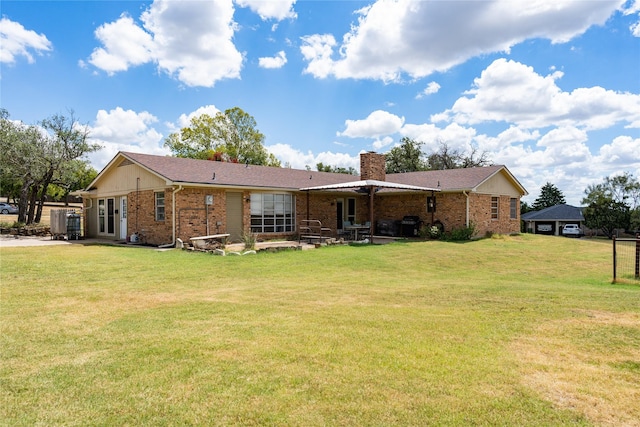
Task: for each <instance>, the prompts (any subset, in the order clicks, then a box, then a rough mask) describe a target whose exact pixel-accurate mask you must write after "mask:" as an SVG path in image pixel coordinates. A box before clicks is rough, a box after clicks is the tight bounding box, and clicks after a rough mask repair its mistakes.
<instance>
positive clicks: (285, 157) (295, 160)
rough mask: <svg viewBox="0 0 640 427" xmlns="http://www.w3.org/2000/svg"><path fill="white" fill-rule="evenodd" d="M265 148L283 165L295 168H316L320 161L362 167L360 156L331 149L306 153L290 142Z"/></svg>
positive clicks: (341, 165)
mask: <svg viewBox="0 0 640 427" xmlns="http://www.w3.org/2000/svg"><path fill="white" fill-rule="evenodd" d="M265 148H266V149H267V150H269V152H270V153H273V155H274V156H276V157H277V158H278V159H279V160H280V161H281V162H282V165H283V166H284V165H285V164H286V165H289V166H291V167H292V168H294V169H305V168H306V167H307V166H309V167H310V168H311V170H316V165H317V164H318V163H323V164H325V165H330V166H337V167H343V168H347V169H348V168H350V167H352V168H354V169H356V170H359V169H360V156H350V155H349V154H345V153H333V152H331V151H324V152H321V153H318V154H313V153H312V152H310V151H309V152H307V153H304V152H302V151H300V150H298V149H295V148H293V147H291V146H290V145H288V144H274V145H269V146H266V147H265Z"/></svg>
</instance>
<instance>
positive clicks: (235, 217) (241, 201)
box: [76, 152, 527, 245]
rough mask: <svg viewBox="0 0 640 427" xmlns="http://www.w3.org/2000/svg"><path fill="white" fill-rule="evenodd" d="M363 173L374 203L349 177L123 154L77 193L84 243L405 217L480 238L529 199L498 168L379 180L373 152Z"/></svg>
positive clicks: (509, 221) (500, 228)
mask: <svg viewBox="0 0 640 427" xmlns="http://www.w3.org/2000/svg"><path fill="white" fill-rule="evenodd" d="M360 166H361V167H360V169H361V176H360V179H361V180H364V181H366V182H367V183H374V184H375V183H377V185H374V186H371V185H370V186H369V188H371V189H372V190H373V193H374V194H375V197H373V196H372V195H371V193H370V192H367V191H366V189H363V188H362V187H358V185H359V183H357V182H356V183H355V184H356V186H355V187H354V186H352V185H351V184H352V183H354V181H355V180H357V179H358V178H357V177H354V176H352V175H347V174H336V173H328V172H317V171H307V170H298V169H288V168H274V167H266V166H255V165H243V164H237V163H225V162H215V161H208V160H194V159H184V158H176V157H165V156H154V155H147V154H137V153H128V152H120V153H118V154H117V155H116V156H115V157H114V158H113V159H112V160H111V161H110V162H109V164H108V165H107V166H106V167H105V168H104V169H103V170H102V171H101V172H100V173H99V174H98V176H97V177H96V178H95V180H94V181H93V182H92V183H91V184H90V185H89V187H88V188H87V189H86V190H82V191H78V192H76V194H78V195H80V196H82V198H83V204H84V224H85V227H84V228H85V235H86V237H101V238H109V239H114V240H124V239H126V238H127V236H131V235H132V234H134V233H139V234H140V235H142V236H144V239H145V241H146V242H147V243H150V244H156V245H162V244H172V243H175V241H176V239H177V238H180V239H182V240H184V241H187V240H188V239H189V238H191V237H196V236H205V235H211V234H219V233H229V234H230V235H231V240H232V241H238V240H240V239H241V236H242V235H243V233H245V232H248V231H253V232H255V233H258V235H259V237H260V238H262V239H276V238H294V236H297V228H298V226H299V221H300V220H302V219H310V218H311V219H317V220H320V221H322V225H323V227H327V228H330V229H331V232H332V233H334V234H335V235H338V234H339V233H340V232H341V231H342V227H343V224H344V222H345V221H350V222H352V223H364V222H366V221H370V220H371V219H373V221H371V222H372V223H373V224H375V227H378V225H379V224H381V223H383V222H384V221H395V222H397V221H399V220H401V219H402V218H403V217H405V216H408V215H412V216H416V217H419V218H420V220H421V221H422V222H423V223H424V224H433V223H437V224H441V225H442V226H443V227H444V229H445V230H451V229H455V228H461V227H464V226H466V225H468V224H470V223H473V224H474V225H475V227H476V229H477V232H478V234H479V235H484V234H485V233H486V232H493V233H517V232H519V230H520V198H521V197H522V196H523V195H526V194H527V192H526V190H525V189H524V187H522V185H520V183H519V182H518V180H517V179H516V178H515V177H514V176H513V175H512V174H511V173H510V172H509V170H508V169H507V168H506V167H505V166H489V167H481V168H469V169H453V170H444V171H428V172H411V173H402V174H389V175H385V168H384V166H385V161H384V155H381V154H377V153H371V152H370V153H363V154H361V158H360ZM323 186H326V187H327V188H326V189H318V187H323ZM305 189H308V190H305ZM363 190H364V191H363ZM374 231H375V232H377V230H374Z"/></svg>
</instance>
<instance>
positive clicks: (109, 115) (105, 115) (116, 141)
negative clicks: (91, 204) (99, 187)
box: [89, 107, 169, 169]
mask: <svg viewBox="0 0 640 427" xmlns="http://www.w3.org/2000/svg"><path fill="white" fill-rule="evenodd" d="M157 121H158V119H157V118H156V117H155V116H154V115H152V114H150V113H148V112H146V111H142V112H140V113H136V112H135V111H132V110H124V109H122V108H121V107H116V108H115V109H113V110H110V111H106V110H99V111H98V114H97V115H96V119H95V122H94V123H93V125H92V126H89V135H90V138H91V141H92V142H93V143H98V144H100V145H101V146H102V149H101V150H100V151H97V152H95V153H91V154H90V155H89V159H90V161H91V164H92V165H93V166H94V167H96V168H98V169H101V168H102V167H104V166H105V165H106V164H107V163H108V162H109V161H110V160H111V159H112V158H113V157H114V156H115V155H116V153H118V151H131V152H137V153H146V154H158V155H167V154H169V150H167V149H166V148H164V147H163V143H162V138H163V137H162V134H161V133H159V132H158V131H157V130H155V129H154V128H153V127H152V125H153V124H154V123H156V122H157Z"/></svg>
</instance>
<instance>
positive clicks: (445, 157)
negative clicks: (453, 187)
mask: <svg viewBox="0 0 640 427" xmlns="http://www.w3.org/2000/svg"><path fill="white" fill-rule="evenodd" d="M487 156H488V154H487V152H486V151H483V152H482V153H480V154H478V149H477V148H476V147H472V148H471V152H470V153H469V154H468V155H467V154H465V153H463V152H460V151H459V150H454V149H452V148H451V147H449V145H448V144H447V143H446V142H442V141H440V149H439V150H438V151H436V152H435V153H433V154H431V155H429V156H428V158H427V164H428V166H429V169H431V170H445V169H463V168H474V167H482V166H488V165H490V164H491V161H490V160H489V159H488V157H487Z"/></svg>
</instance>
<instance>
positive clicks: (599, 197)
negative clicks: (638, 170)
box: [582, 172, 640, 238]
mask: <svg viewBox="0 0 640 427" xmlns="http://www.w3.org/2000/svg"><path fill="white" fill-rule="evenodd" d="M585 194H586V197H585V198H584V199H582V203H583V204H585V205H586V207H585V208H584V211H583V213H584V218H585V224H586V225H587V227H589V228H593V229H598V230H602V232H603V233H604V234H605V235H606V236H608V237H609V238H612V237H613V235H614V233H615V231H616V230H617V229H622V230H628V229H630V228H631V227H632V224H631V220H632V218H633V219H634V221H635V218H636V217H637V215H638V214H637V211H638V209H640V206H638V202H639V197H638V196H639V194H640V183H638V181H637V180H636V179H635V178H634V177H633V175H632V174H630V173H627V172H625V173H623V174H622V175H618V176H614V177H606V178H605V179H604V180H603V182H602V183H600V184H595V185H590V186H589V187H587V189H586V190H585Z"/></svg>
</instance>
